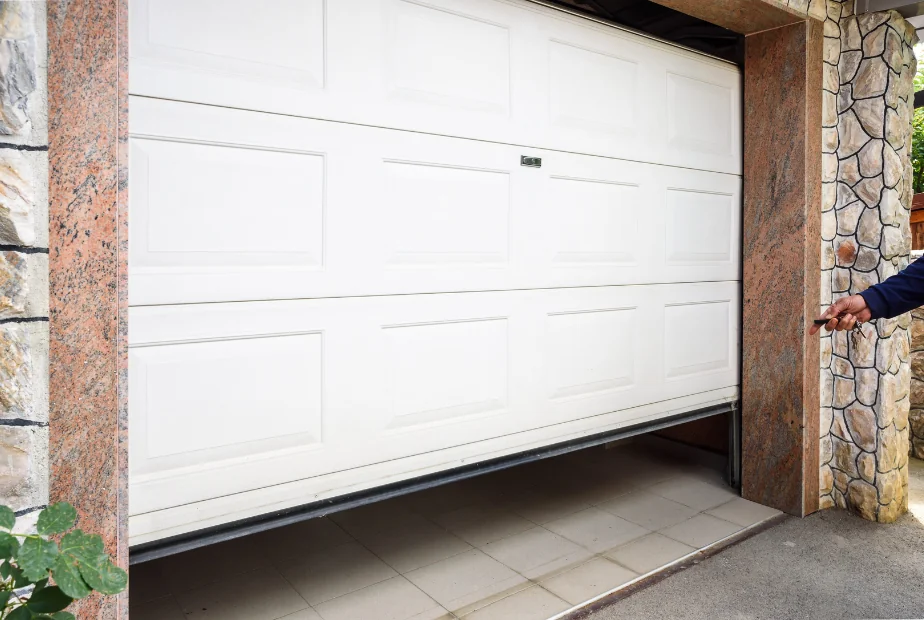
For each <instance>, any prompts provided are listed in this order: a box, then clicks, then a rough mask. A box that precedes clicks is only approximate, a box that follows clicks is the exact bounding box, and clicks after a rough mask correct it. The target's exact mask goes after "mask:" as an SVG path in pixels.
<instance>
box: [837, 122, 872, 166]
mask: <svg viewBox="0 0 924 620" xmlns="http://www.w3.org/2000/svg"><path fill="white" fill-rule="evenodd" d="M837 131H838V134H840V146H838V149H837V156H838V157H839V158H841V159H843V158H845V157H850V156H851V155H853V154H854V153H857V152H859V151H860V149H861V148H863V145H864V144H866V143H867V142H869V141H870V136H869V135H868V134H867V133H866V132H865V131H864V130H863V125H861V124H860V120H859V119H858V118H857V115H856V114H854V112H853V111H852V110H847V111H846V112H844V113H843V114H841V115H840V117H839V118H838V123H837Z"/></svg>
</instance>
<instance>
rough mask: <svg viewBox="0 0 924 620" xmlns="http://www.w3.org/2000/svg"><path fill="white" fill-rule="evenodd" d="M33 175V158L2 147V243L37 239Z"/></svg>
mask: <svg viewBox="0 0 924 620" xmlns="http://www.w3.org/2000/svg"><path fill="white" fill-rule="evenodd" d="M5 4H8V3H5ZM33 179H34V174H33V170H32V169H31V167H30V164H29V161H28V159H26V158H25V157H24V156H23V155H22V154H21V153H20V152H19V151H14V150H10V149H4V150H2V151H0V244H5V245H32V244H33V243H34V242H35V215H34V213H35V192H34V189H33V185H32V183H33Z"/></svg>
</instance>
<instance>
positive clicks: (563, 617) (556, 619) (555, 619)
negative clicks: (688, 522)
mask: <svg viewBox="0 0 924 620" xmlns="http://www.w3.org/2000/svg"><path fill="white" fill-rule="evenodd" d="M700 514H703V513H700ZM779 517H780V515H774V516H771V517H767V518H766V519H762V520H761V521H758V522H757V523H753V524H751V525H749V526H747V527H743V528H741V529H740V530H738V531H736V532H735V533H733V534H729V535H728V536H725V537H723V538H720V539H719V540H717V541H715V542H713V543H710V544H708V545H706V546H704V547H700V548H698V549H696V550H694V551H691V552H690V553H688V554H686V555H684V556H682V557H680V558H677V559H676V560H674V561H672V562H669V563H668V564H665V565H664V566H661V567H659V568H656V569H653V570H651V571H648V572H647V573H644V574H641V575H639V576H638V577H636V578H635V579H632V580H631V581H627V582H626V583H624V584H622V585H619V586H617V587H615V588H612V589H611V590H607V591H606V592H603V593H602V594H598V595H596V596H593V597H591V598H589V599H588V600H586V601H584V602H583V603H578V604H577V605H575V606H573V607H572V608H570V609H567V610H565V611H563V612H561V613H559V614H557V615H555V616H552V617H551V618H549V619H548V620H567V619H568V618H569V617H570V616H571V615H572V614H574V613H576V612H579V611H580V610H582V609H583V608H585V607H588V606H590V605H592V604H594V603H596V602H598V601H601V600H603V599H605V598H607V597H609V596H612V595H613V594H616V593H617V592H619V591H620V590H624V589H626V588H629V587H631V586H633V585H635V584H637V583H640V582H642V581H643V580H645V579H648V578H649V577H652V576H654V575H657V574H659V573H662V572H664V571H666V570H668V569H670V568H671V567H674V566H677V565H679V564H682V563H684V562H686V561H688V560H690V559H692V558H693V557H694V556H696V555H697V554H700V553H703V552H707V551H710V550H712V549H715V548H717V547H720V546H721V545H722V544H723V543H726V542H728V541H732V540H734V539H735V538H737V537H739V536H741V535H743V534H746V533H747V532H749V531H751V530H755V529H758V528H759V527H760V526H762V525H764V524H766V523H768V522H770V521H773V520H774V519H778V518H779ZM716 518H718V517H716ZM722 520H723V521H724V519H722ZM728 523H730V522H728ZM733 525H737V524H733ZM739 527H740V526H739ZM662 535H663V534H662ZM667 538H670V537H669V536H667ZM671 540H674V539H671ZM676 542H681V543H682V542H683V541H676ZM683 544H686V543H683ZM632 572H635V571H632Z"/></svg>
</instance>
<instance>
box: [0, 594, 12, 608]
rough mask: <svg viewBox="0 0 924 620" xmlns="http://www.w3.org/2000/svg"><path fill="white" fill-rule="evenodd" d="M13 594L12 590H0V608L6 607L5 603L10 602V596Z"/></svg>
mask: <svg viewBox="0 0 924 620" xmlns="http://www.w3.org/2000/svg"><path fill="white" fill-rule="evenodd" d="M11 596H13V591H12V590H2V591H0V610H2V609H3V608H4V607H6V604H7V603H9V602H10V597H11Z"/></svg>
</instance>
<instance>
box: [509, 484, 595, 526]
mask: <svg viewBox="0 0 924 620" xmlns="http://www.w3.org/2000/svg"><path fill="white" fill-rule="evenodd" d="M590 506H591V503H590V502H588V501H587V500H586V499H585V498H583V497H581V496H580V494H576V493H563V492H561V491H560V490H559V491H551V490H549V489H542V488H534V489H531V490H528V491H526V492H524V493H520V494H512V495H511V498H510V501H509V502H508V504H507V507H508V508H509V509H510V510H512V511H513V512H515V513H516V514H518V515H520V516H521V517H523V518H525V519H528V520H530V521H532V522H533V523H536V524H538V525H542V524H544V523H548V522H549V521H554V520H556V519H561V518H562V517H566V516H568V515H571V514H574V513H576V512H580V511H582V510H586V509H587V508H590Z"/></svg>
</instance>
